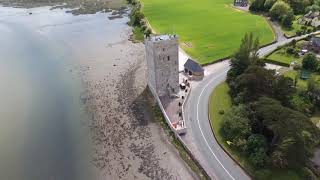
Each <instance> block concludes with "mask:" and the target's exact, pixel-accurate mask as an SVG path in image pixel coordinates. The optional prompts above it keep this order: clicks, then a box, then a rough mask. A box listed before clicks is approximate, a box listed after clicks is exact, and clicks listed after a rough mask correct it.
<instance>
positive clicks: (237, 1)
mask: <svg viewBox="0 0 320 180" xmlns="http://www.w3.org/2000/svg"><path fill="white" fill-rule="evenodd" d="M233 5H234V6H240V7H247V6H248V0H234V1H233Z"/></svg>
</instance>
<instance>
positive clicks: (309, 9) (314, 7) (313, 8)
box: [305, 4, 320, 12]
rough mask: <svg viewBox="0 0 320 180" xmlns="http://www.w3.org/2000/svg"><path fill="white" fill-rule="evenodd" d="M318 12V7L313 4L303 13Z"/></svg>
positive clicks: (319, 8)
mask: <svg viewBox="0 0 320 180" xmlns="http://www.w3.org/2000/svg"><path fill="white" fill-rule="evenodd" d="M319 10H320V6H319V5H317V4H313V5H311V6H308V7H307V8H306V10H305V12H309V11H313V12H315V11H319Z"/></svg>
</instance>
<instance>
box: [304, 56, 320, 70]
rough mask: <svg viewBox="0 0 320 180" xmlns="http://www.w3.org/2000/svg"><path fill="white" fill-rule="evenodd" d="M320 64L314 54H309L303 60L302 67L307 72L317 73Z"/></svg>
mask: <svg viewBox="0 0 320 180" xmlns="http://www.w3.org/2000/svg"><path fill="white" fill-rule="evenodd" d="M318 65H319V62H318V60H317V57H316V55H315V54H314V53H308V54H307V55H306V56H305V57H304V58H303V60H302V67H303V68H304V69H306V70H310V71H315V70H317V68H318Z"/></svg>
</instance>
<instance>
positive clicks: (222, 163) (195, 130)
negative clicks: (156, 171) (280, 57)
mask: <svg viewBox="0 0 320 180" xmlns="http://www.w3.org/2000/svg"><path fill="white" fill-rule="evenodd" d="M319 32H320V31H318V32H316V33H319ZM306 36H307V35H304V36H300V37H296V38H290V39H282V40H280V39H279V41H278V42H277V43H275V44H272V45H269V46H267V47H264V48H261V49H260V50H259V54H260V56H264V55H266V54H268V53H270V52H272V51H273V50H275V49H276V48H277V47H278V46H280V45H284V44H286V43H289V42H290V41H292V40H293V39H296V40H299V39H302V38H304V37H306ZM212 66H215V65H212ZM216 66H217V68H215V70H214V72H212V73H211V74H209V75H207V76H206V77H205V78H204V79H203V80H202V81H201V82H199V83H198V84H197V85H196V86H195V87H194V88H193V89H192V91H191V93H190V96H189V99H188V101H187V102H186V106H185V111H184V112H185V114H184V116H185V118H186V123H187V126H188V128H189V130H190V131H188V133H189V132H190V135H191V136H192V139H193V141H194V144H195V145H196V147H197V151H198V152H199V153H200V156H202V158H201V159H202V160H203V161H205V162H202V163H205V166H206V167H209V169H208V168H205V169H206V171H209V172H208V173H209V175H210V176H211V177H213V178H216V179H221V180H230V179H231V180H247V179H250V177H249V176H248V175H247V174H246V173H245V172H244V170H243V169H241V168H240V167H239V166H238V165H237V164H236V163H235V162H234V161H233V160H232V159H231V158H230V157H229V156H228V155H227V154H226V153H225V152H224V150H223V149H222V148H221V147H220V146H219V144H218V143H217V141H216V139H215V137H214V135H213V133H212V130H211V127H210V124H209V117H208V103H209V97H210V94H211V93H212V91H213V90H214V88H215V87H216V86H217V85H218V84H220V83H221V82H223V81H224V80H225V79H226V75H227V71H228V70H229V68H230V67H229V61H226V62H222V63H219V65H216ZM206 68H209V67H205V69H206Z"/></svg>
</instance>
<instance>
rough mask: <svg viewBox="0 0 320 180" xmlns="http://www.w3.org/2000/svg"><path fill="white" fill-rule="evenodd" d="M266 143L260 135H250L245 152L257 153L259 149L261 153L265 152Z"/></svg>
mask: <svg viewBox="0 0 320 180" xmlns="http://www.w3.org/2000/svg"><path fill="white" fill-rule="evenodd" d="M266 148H267V143H266V139H265V137H264V136H263V135H261V134H252V135H250V136H249V138H248V144H247V150H248V151H247V152H248V153H250V154H251V153H254V152H257V151H259V150H260V149H263V151H266Z"/></svg>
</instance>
